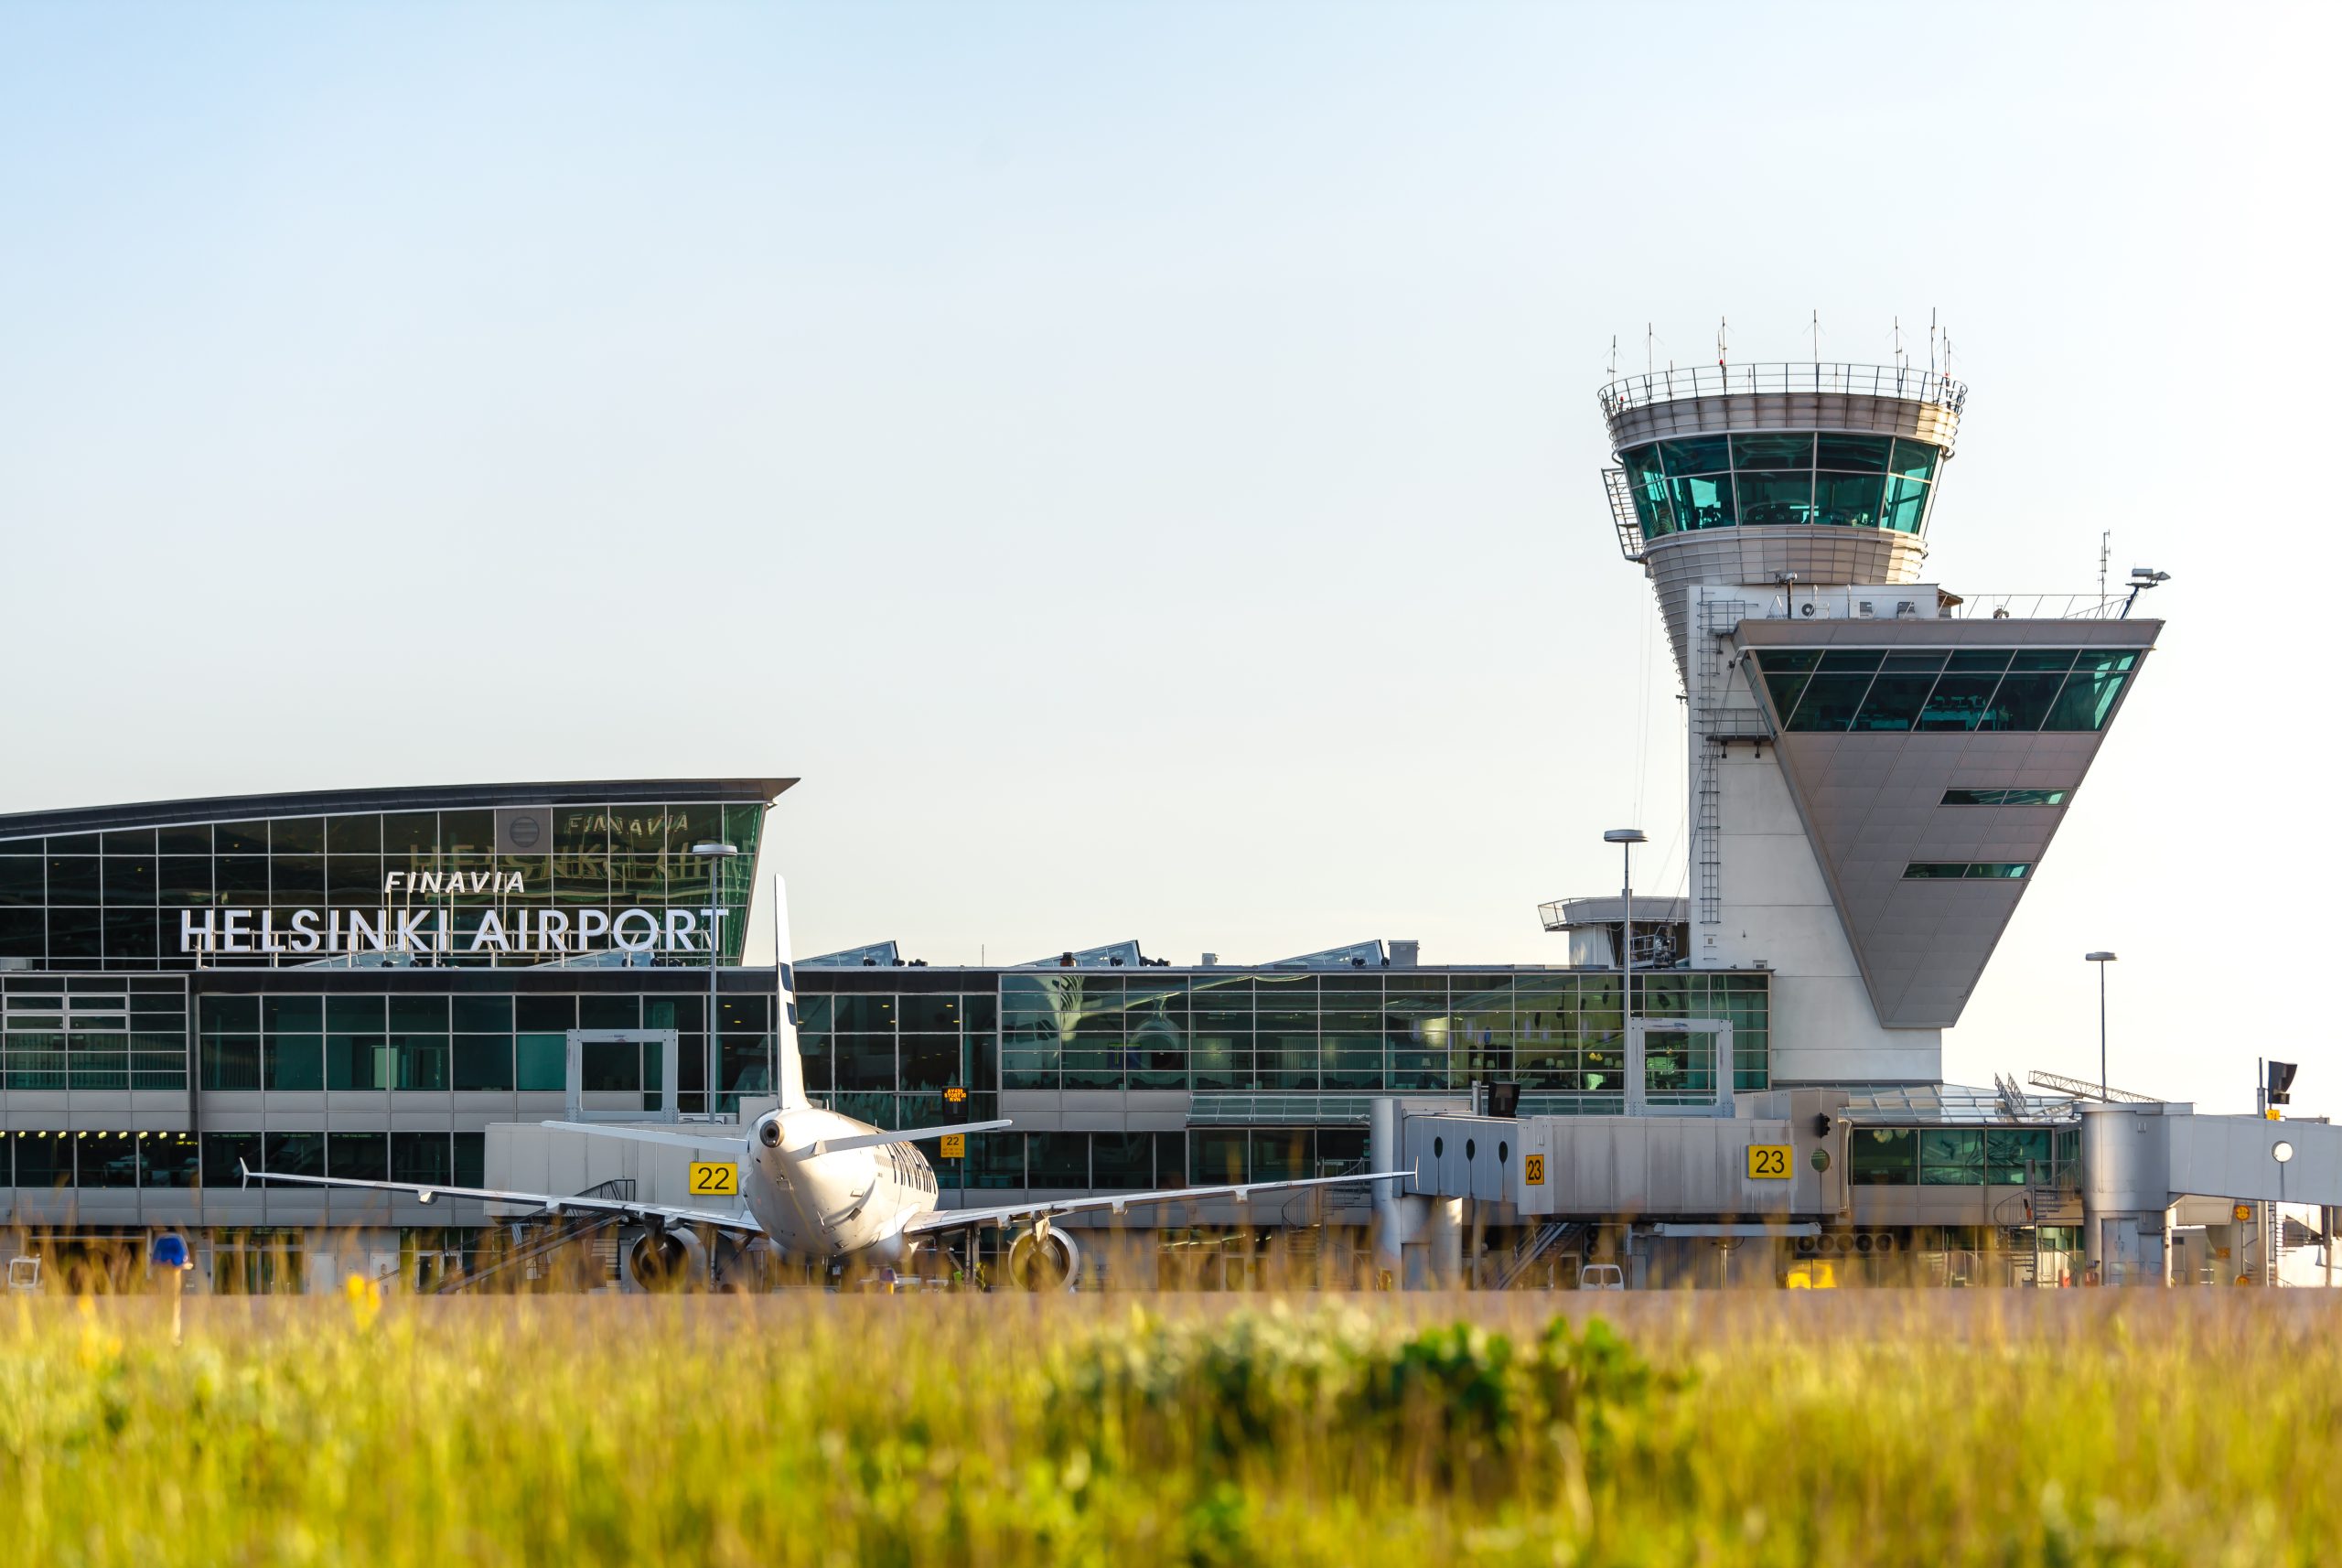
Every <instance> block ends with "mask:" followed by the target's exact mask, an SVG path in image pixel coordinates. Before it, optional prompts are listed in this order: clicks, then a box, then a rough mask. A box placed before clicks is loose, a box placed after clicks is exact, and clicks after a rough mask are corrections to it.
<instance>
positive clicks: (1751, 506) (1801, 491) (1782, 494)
mask: <svg viewBox="0 0 2342 1568" xmlns="http://www.w3.org/2000/svg"><path fill="white" fill-rule="evenodd" d="M1736 478H1737V479H1738V484H1739V490H1740V521H1741V523H1742V525H1743V526H1744V527H1751V528H1778V527H1785V526H1789V525H1791V524H1796V523H1804V522H1810V521H1813V476H1812V475H1811V474H1810V473H1807V472H1804V471H1802V470H1798V471H1792V472H1781V471H1768V472H1765V473H1742V474H1740V475H1738V476H1736Z"/></svg>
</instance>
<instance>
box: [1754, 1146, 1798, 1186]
mask: <svg viewBox="0 0 2342 1568" xmlns="http://www.w3.org/2000/svg"><path fill="white" fill-rule="evenodd" d="M1789 1154H1790V1150H1789V1145H1788V1144H1749V1145H1748V1179H1749V1180H1750V1181H1787V1180H1789Z"/></svg>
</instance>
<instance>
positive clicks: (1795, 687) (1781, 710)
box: [1765, 672, 1811, 727]
mask: <svg viewBox="0 0 2342 1568" xmlns="http://www.w3.org/2000/svg"><path fill="white" fill-rule="evenodd" d="M1810 679H1811V677H1810V676H1807V675H1803V674H1797V673H1789V674H1781V675H1775V674H1772V673H1770V672H1767V674H1766V676H1765V689H1766V691H1767V693H1770V695H1771V696H1772V699H1773V712H1774V713H1775V714H1778V715H1779V717H1780V721H1781V723H1783V724H1784V725H1787V724H1789V715H1790V714H1793V713H1795V712H1797V702H1798V699H1799V697H1801V696H1803V695H1804V694H1805V683H1806V682H1807V681H1809V680H1810ZM1791 727H1794V726H1791Z"/></svg>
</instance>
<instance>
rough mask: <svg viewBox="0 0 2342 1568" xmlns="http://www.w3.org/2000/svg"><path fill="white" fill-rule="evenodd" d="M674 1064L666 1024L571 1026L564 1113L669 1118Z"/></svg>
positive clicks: (583, 1118) (589, 1117)
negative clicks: (663, 1026)
mask: <svg viewBox="0 0 2342 1568" xmlns="http://www.w3.org/2000/svg"><path fill="white" fill-rule="evenodd" d="M676 1067H677V1041H676V1035H675V1031H674V1030H672V1029H572V1030H570V1031H569V1070H568V1076H567V1079H566V1085H567V1088H568V1090H569V1119H570V1120H571V1121H572V1122H672V1121H674V1120H676V1112H675V1080H676Z"/></svg>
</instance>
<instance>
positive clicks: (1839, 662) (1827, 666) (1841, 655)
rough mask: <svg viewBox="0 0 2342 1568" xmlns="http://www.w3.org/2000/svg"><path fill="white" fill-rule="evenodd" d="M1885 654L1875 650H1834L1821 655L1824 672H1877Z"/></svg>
mask: <svg viewBox="0 0 2342 1568" xmlns="http://www.w3.org/2000/svg"><path fill="white" fill-rule="evenodd" d="M1883 659H1885V653H1883V652H1882V651H1881V650H1878V649H1875V648H1833V649H1830V650H1826V651H1825V652H1824V653H1823V654H1822V655H1821V668H1822V669H1824V670H1830V671H1835V670H1875V669H1877V668H1878V666H1879V663H1880V661H1881V660H1883Z"/></svg>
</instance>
